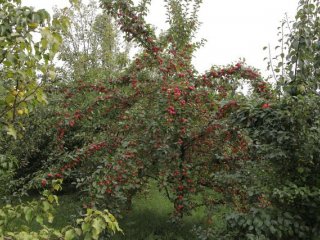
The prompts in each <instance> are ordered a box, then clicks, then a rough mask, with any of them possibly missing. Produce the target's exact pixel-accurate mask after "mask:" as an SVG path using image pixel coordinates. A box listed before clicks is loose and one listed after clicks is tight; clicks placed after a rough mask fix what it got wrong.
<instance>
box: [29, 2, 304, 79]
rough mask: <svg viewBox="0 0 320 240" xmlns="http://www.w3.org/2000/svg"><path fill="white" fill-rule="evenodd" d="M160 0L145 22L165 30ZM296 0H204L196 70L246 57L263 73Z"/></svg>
mask: <svg viewBox="0 0 320 240" xmlns="http://www.w3.org/2000/svg"><path fill="white" fill-rule="evenodd" d="M68 2H69V1H68V0H54V1H53V0H23V4H24V5H31V6H34V7H35V8H36V9H40V8H45V9H47V10H48V11H49V12H52V11H51V9H52V7H53V6H54V5H57V6H58V7H65V6H68ZM163 5H164V1H163V0H153V1H152V6H151V9H150V14H149V16H148V19H147V20H148V21H149V22H150V23H151V24H153V25H155V26H156V27H157V28H158V29H166V25H165V19H166V18H165V9H164V7H163ZM297 5H298V0H203V4H202V7H201V10H200V21H201V22H202V25H201V28H200V30H199V32H198V38H199V39H201V38H204V39H206V40H207V42H206V44H205V46H204V47H203V48H202V49H200V50H199V51H198V52H197V53H196V55H195V59H194V64H195V66H196V68H197V69H198V70H199V71H205V70H207V69H209V68H210V66H211V65H213V64H217V65H225V64H228V63H231V62H234V61H237V60H238V59H239V58H245V59H246V61H247V63H248V64H249V65H252V66H254V67H256V68H258V69H260V70H261V71H262V73H263V74H264V75H265V74H266V71H265V70H266V66H267V64H266V62H264V61H263V58H264V57H267V53H266V52H265V51H262V48H263V47H264V46H266V45H268V44H269V43H270V44H271V46H273V47H275V46H276V45H277V43H278V37H277V27H279V26H280V21H281V20H282V19H283V17H284V15H285V13H287V14H288V16H289V18H291V19H293V18H294V15H295V12H296V8H297Z"/></svg>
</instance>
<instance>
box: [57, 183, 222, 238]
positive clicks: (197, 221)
mask: <svg viewBox="0 0 320 240" xmlns="http://www.w3.org/2000/svg"><path fill="white" fill-rule="evenodd" d="M59 202H60V206H59V208H57V212H56V214H55V219H54V222H53V227H55V228H61V227H63V226H66V225H69V224H72V223H73V222H74V220H75V219H76V218H77V217H79V215H78V213H79V211H80V210H81V201H79V199H78V197H77V196H76V195H75V194H70V195H62V196H60V197H59ZM226 211H228V209H227V208H226V207H221V208H218V209H217V212H216V214H215V215H214V216H213V218H212V223H213V226H214V228H215V230H218V231H219V229H223V228H224V221H223V215H224V213H225V212H226ZM172 212H173V204H172V203H171V202H170V201H169V200H168V199H167V198H166V197H165V196H164V194H162V193H160V192H159V191H158V189H157V188H156V187H155V186H154V185H153V184H151V186H150V190H149V192H148V193H147V194H145V195H139V196H137V197H135V198H134V199H133V208H132V210H131V211H130V212H128V213H126V214H124V218H123V219H120V220H119V223H120V227H121V228H122V229H123V231H124V235H122V234H117V235H115V236H114V237H113V239H115V240H123V239H125V240H189V239H190V240H193V239H196V236H194V235H193V233H192V232H191V229H192V228H193V227H194V226H195V225H196V226H203V227H206V226H208V222H207V220H208V218H207V215H208V214H207V211H206V208H205V207H201V208H199V209H197V210H196V211H194V212H193V214H192V216H187V217H185V218H184V220H183V221H182V223H179V224H174V223H172V222H171V221H170V214H171V213H172Z"/></svg>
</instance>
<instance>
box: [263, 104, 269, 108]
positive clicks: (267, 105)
mask: <svg viewBox="0 0 320 240" xmlns="http://www.w3.org/2000/svg"><path fill="white" fill-rule="evenodd" d="M262 108H263V109H266V108H270V104H269V103H264V104H263V105H262Z"/></svg>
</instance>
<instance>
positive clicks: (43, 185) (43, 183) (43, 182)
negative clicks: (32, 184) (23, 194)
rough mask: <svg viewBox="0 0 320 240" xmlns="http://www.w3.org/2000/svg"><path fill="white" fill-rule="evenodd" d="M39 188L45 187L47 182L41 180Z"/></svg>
mask: <svg viewBox="0 0 320 240" xmlns="http://www.w3.org/2000/svg"><path fill="white" fill-rule="evenodd" d="M41 186H42V187H45V186H47V180H45V179H42V180H41Z"/></svg>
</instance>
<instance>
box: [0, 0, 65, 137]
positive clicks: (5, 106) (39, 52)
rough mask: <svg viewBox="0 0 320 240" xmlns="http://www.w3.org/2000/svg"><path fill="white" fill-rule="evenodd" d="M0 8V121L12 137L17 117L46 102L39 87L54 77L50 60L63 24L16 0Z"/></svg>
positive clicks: (57, 46) (58, 42) (1, 4)
mask: <svg viewBox="0 0 320 240" xmlns="http://www.w3.org/2000/svg"><path fill="white" fill-rule="evenodd" d="M0 8H1V10H0V40H1V41H0V54H1V55H0V74H1V78H2V80H1V86H0V121H1V125H2V126H4V127H5V129H6V131H7V133H8V134H9V135H12V136H13V137H14V138H16V137H17V132H16V128H17V127H18V125H17V123H18V122H19V119H20V118H21V116H23V115H27V114H28V113H29V112H30V111H32V110H33V108H34V107H35V106H36V105H37V104H38V103H46V97H45V94H44V93H43V90H42V86H43V85H45V84H47V83H48V82H50V80H51V79H53V78H54V74H55V73H54V70H53V65H52V60H53V58H54V56H55V54H56V53H57V51H58V50H59V46H60V43H61V41H62V39H61V36H60V35H59V29H61V27H66V24H67V23H66V20H65V19H60V20H61V21H60V20H58V19H53V20H52V21H51V20H50V16H49V14H48V13H47V12H46V11H45V10H39V11H35V10H34V9H33V8H31V7H23V6H21V1H19V0H14V1H0ZM36 35H38V36H39V37H40V40H35V39H36V37H35V36H36ZM39 74H40V75H39ZM18 128H20V129H21V127H18Z"/></svg>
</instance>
